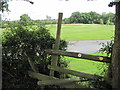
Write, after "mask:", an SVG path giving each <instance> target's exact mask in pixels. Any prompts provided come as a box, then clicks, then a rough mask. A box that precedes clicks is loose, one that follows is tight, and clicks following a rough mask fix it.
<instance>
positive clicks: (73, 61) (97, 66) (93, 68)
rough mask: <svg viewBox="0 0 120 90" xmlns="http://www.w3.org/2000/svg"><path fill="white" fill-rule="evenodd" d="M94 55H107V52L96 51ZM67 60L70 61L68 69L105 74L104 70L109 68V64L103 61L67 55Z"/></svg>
mask: <svg viewBox="0 0 120 90" xmlns="http://www.w3.org/2000/svg"><path fill="white" fill-rule="evenodd" d="M92 55H102V56H106V55H105V54H101V53H96V54H92ZM65 60H66V61H67V63H68V69H71V70H77V71H80V72H85V73H91V74H97V75H101V76H102V75H103V74H104V73H103V71H104V70H105V69H106V68H107V66H108V64H106V63H103V62H97V61H91V60H85V59H77V58H72V57H65Z"/></svg>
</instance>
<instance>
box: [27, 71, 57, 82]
mask: <svg viewBox="0 0 120 90" xmlns="http://www.w3.org/2000/svg"><path fill="white" fill-rule="evenodd" d="M28 74H29V76H30V77H32V78H35V79H38V80H56V79H58V78H55V77H51V76H48V75H44V74H40V73H37V72H32V71H28Z"/></svg>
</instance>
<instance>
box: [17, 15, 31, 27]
mask: <svg viewBox="0 0 120 90" xmlns="http://www.w3.org/2000/svg"><path fill="white" fill-rule="evenodd" d="M19 22H20V24H22V25H24V26H27V25H31V23H32V21H31V18H30V17H29V16H28V14H23V15H21V16H20V21H19Z"/></svg>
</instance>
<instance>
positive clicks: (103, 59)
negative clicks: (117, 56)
mask: <svg viewBox="0 0 120 90" xmlns="http://www.w3.org/2000/svg"><path fill="white" fill-rule="evenodd" d="M45 52H46V53H48V54H50V55H62V56H69V57H74V58H81V59H87V60H92V61H98V62H106V63H110V62H111V59H110V58H109V57H105V56H96V55H89V54H83V53H76V52H66V51H62V50H52V49H49V50H45Z"/></svg>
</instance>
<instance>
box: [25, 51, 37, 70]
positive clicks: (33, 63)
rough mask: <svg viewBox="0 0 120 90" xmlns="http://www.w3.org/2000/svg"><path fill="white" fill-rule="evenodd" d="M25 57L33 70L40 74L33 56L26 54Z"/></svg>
mask: <svg viewBox="0 0 120 90" xmlns="http://www.w3.org/2000/svg"><path fill="white" fill-rule="evenodd" d="M24 55H25V56H26V57H27V59H28V62H29V64H30V67H31V69H32V70H33V71H34V72H39V71H38V68H37V67H36V65H35V62H34V61H33V59H32V58H31V56H28V55H27V54H26V53H24Z"/></svg>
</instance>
